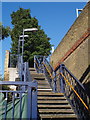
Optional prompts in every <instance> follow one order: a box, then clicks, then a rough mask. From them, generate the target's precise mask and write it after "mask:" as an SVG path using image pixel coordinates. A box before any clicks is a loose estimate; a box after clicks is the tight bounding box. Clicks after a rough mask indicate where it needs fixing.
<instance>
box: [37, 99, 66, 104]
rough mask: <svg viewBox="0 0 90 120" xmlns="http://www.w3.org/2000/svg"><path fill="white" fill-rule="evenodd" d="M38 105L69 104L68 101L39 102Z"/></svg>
mask: <svg viewBox="0 0 90 120" xmlns="http://www.w3.org/2000/svg"><path fill="white" fill-rule="evenodd" d="M38 104H49V105H50V104H55V105H56V104H68V101H67V100H38Z"/></svg>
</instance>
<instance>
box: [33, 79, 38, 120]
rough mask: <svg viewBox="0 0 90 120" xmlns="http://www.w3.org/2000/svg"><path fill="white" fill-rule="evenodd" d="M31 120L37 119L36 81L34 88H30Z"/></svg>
mask: <svg viewBox="0 0 90 120" xmlns="http://www.w3.org/2000/svg"><path fill="white" fill-rule="evenodd" d="M32 120H37V82H36V81H35V88H33V89H32Z"/></svg>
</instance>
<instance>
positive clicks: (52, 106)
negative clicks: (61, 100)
mask: <svg viewBox="0 0 90 120" xmlns="http://www.w3.org/2000/svg"><path fill="white" fill-rule="evenodd" d="M38 108H39V109H41V108H42V109H47V108H52V109H58V108H59V109H62V108H65V109H70V108H71V106H70V105H69V104H67V105H58V104H57V105H38Z"/></svg>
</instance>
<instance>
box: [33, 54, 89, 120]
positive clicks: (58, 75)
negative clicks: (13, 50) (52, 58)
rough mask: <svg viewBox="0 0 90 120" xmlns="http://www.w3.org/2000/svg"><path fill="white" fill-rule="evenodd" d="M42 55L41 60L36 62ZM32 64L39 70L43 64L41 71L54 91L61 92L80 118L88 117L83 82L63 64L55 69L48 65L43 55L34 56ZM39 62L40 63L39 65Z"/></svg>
mask: <svg viewBox="0 0 90 120" xmlns="http://www.w3.org/2000/svg"><path fill="white" fill-rule="evenodd" d="M40 57H42V58H43V61H42V62H41V63H40V62H38V61H39V59H38V58H40ZM34 64H35V65H34V66H35V68H36V67H37V68H36V69H37V71H39V69H40V67H38V66H43V73H45V75H46V77H47V78H48V81H49V83H50V86H51V88H52V89H53V91H54V92H63V93H64V94H65V96H66V97H67V99H68V100H69V102H70V104H71V105H72V107H73V109H74V110H75V112H76V113H77V115H78V118H79V119H81V120H87V119H88V118H89V117H90V106H89V102H90V98H89V96H88V94H87V92H86V90H85V87H84V86H83V84H82V83H81V82H80V81H79V80H78V79H77V78H76V77H75V76H74V75H73V74H72V73H71V72H70V71H69V70H68V69H67V68H66V66H65V65H64V64H60V65H59V66H58V67H57V69H56V70H54V69H53V67H52V66H51V65H50V63H49V62H48V61H47V59H46V57H44V56H38V57H37V56H35V57H34ZM40 64H41V65H40Z"/></svg>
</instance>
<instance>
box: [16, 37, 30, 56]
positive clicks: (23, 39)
mask: <svg viewBox="0 0 90 120" xmlns="http://www.w3.org/2000/svg"><path fill="white" fill-rule="evenodd" d="M23 37H28V35H20V36H19V41H18V55H19V54H20V42H21V41H22V58H23V44H24V39H21V38H23Z"/></svg>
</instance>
